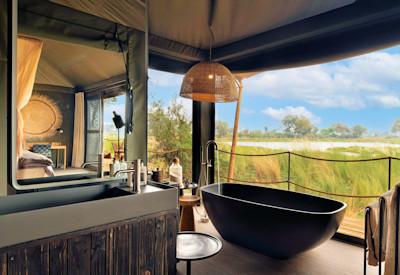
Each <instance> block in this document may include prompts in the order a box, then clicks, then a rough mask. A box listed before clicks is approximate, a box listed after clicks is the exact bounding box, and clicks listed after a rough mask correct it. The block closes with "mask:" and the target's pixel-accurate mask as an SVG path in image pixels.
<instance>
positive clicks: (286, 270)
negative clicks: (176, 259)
mask: <svg viewBox="0 0 400 275" xmlns="http://www.w3.org/2000/svg"><path fill="white" fill-rule="evenodd" d="M201 210H202V209H201ZM195 217H196V229H197V231H199V232H206V233H210V234H213V235H215V236H219V234H218V233H217V231H216V230H215V228H214V226H213V225H212V223H211V222H209V223H200V222H199V216H198V215H197V213H196V212H195ZM243 234H245V232H243ZM223 244H224V246H223V249H222V251H221V252H220V253H219V254H218V255H216V256H214V257H212V258H209V259H206V260H202V261H197V262H193V263H192V274H194V275H214V274H215V275H259V274H266V275H278V274H279V275H292V274H294V275H358V274H360V275H361V274H362V271H363V249H362V248H361V247H358V246H354V245H350V244H346V243H343V242H340V241H336V240H329V241H327V242H326V243H324V244H322V245H321V246H319V247H317V248H315V249H313V250H311V251H308V252H305V253H302V254H300V255H298V256H296V257H295V258H292V259H289V260H276V259H272V258H270V257H267V256H265V255H262V254H259V253H256V252H253V251H251V250H248V249H246V248H243V247H240V246H237V245H235V244H232V243H229V242H227V241H224V240H223ZM177 267H178V274H186V265H185V263H184V262H180V263H178V266H177ZM368 274H377V271H376V269H375V268H370V270H369V273H368Z"/></svg>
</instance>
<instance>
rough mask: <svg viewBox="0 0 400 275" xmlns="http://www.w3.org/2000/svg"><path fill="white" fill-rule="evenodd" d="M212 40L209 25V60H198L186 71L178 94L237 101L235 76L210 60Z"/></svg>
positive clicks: (186, 96) (210, 100)
mask: <svg viewBox="0 0 400 275" xmlns="http://www.w3.org/2000/svg"><path fill="white" fill-rule="evenodd" d="M212 40H213V33H212V29H211V26H210V56H209V57H210V60H209V61H208V62H200V63H198V64H196V65H194V66H193V67H191V68H190V69H189V71H187V73H186V75H185V77H184V78H183V81H182V86H181V92H180V96H181V97H185V98H189V99H192V100H194V101H205V102H212V103H216V102H232V101H237V100H238V98H239V90H238V87H237V85H236V78H235V76H234V75H233V74H232V73H231V72H230V71H229V69H228V68H227V67H225V66H224V65H222V64H220V63H216V62H212V59H211V49H212Z"/></svg>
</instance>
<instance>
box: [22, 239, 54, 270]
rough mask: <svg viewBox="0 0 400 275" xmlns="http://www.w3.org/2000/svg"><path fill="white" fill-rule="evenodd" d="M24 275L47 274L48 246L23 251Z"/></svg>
mask: <svg viewBox="0 0 400 275" xmlns="http://www.w3.org/2000/svg"><path fill="white" fill-rule="evenodd" d="M25 261H26V274H40V275H47V274H49V246H48V245H47V244H46V245H39V246H34V247H29V248H27V249H25Z"/></svg>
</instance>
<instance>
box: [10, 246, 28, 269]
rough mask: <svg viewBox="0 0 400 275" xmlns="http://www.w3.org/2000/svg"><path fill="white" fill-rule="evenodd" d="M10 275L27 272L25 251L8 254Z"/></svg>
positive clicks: (17, 250)
mask: <svg viewBox="0 0 400 275" xmlns="http://www.w3.org/2000/svg"><path fill="white" fill-rule="evenodd" d="M7 269H8V275H20V274H25V273H26V272H25V271H26V262H25V249H23V248H21V249H16V250H12V251H9V253H8V266H7Z"/></svg>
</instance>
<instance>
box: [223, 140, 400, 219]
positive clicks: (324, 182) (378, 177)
mask: <svg viewBox="0 0 400 275" xmlns="http://www.w3.org/2000/svg"><path fill="white" fill-rule="evenodd" d="M220 149H222V150H225V151H230V146H229V145H228V144H221V143H220ZM281 151H283V150H271V149H268V148H260V147H250V146H238V147H237V149H236V152H237V153H243V154H269V153H277V152H281ZM296 153H299V154H302V155H306V156H312V157H317V158H324V159H334V160H352V159H369V158H380V157H388V156H391V157H400V149H398V148H390V147H388V148H385V149H382V148H376V149H375V148H362V147H350V148H334V149H330V150H327V151H314V150H313V151H307V150H303V151H296ZM219 158H220V170H221V175H222V176H225V175H227V173H228V165H229V154H225V153H220V156H219ZM290 165H291V166H290V167H291V169H290V180H291V181H292V182H294V183H297V184H299V185H302V186H305V187H308V188H312V189H315V190H321V191H324V192H330V193H336V194H346V195H380V194H382V193H384V192H385V191H387V189H388V180H389V161H388V160H377V161H370V162H345V163H343V162H327V161H319V160H311V159H305V158H302V157H299V156H295V155H291V163H290ZM234 171H235V176H234V178H235V179H238V180H243V181H248V182H252V183H262V182H271V181H285V180H287V179H288V155H287V154H284V155H279V156H268V157H245V156H237V157H236V163H235V167H234ZM222 180H223V179H222ZM397 182H400V161H398V160H392V161H391V186H394V184H395V183H397ZM270 187H276V188H282V189H287V183H283V184H276V185H275V184H274V185H270ZM291 190H295V191H300V192H305V193H314V194H317V195H323V196H325V197H331V198H333V199H339V200H342V201H345V202H346V203H347V204H348V210H347V213H346V214H347V216H349V217H354V218H362V217H363V211H364V207H365V206H366V205H367V204H368V203H370V202H372V201H374V200H376V199H360V198H343V197H338V196H329V195H325V194H320V193H318V192H312V191H309V190H305V189H304V188H302V187H299V186H293V185H292V186H291Z"/></svg>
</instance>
